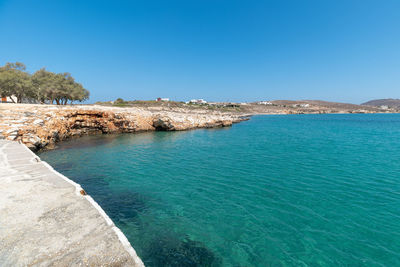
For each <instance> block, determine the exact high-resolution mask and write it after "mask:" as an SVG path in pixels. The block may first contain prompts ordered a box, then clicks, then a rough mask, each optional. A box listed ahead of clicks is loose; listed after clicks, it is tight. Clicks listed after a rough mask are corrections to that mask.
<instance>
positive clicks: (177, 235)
mask: <svg viewBox="0 0 400 267" xmlns="http://www.w3.org/2000/svg"><path fill="white" fill-rule="evenodd" d="M39 156H40V157H41V159H42V160H44V161H46V162H48V163H49V164H50V165H52V166H53V167H54V168H55V169H56V170H57V171H59V172H60V173H62V174H64V175H66V176H67V177H69V178H70V179H71V180H73V181H75V182H77V183H79V184H81V185H82V187H83V188H84V189H85V190H86V192H87V193H88V194H90V195H91V196H92V197H93V198H94V200H95V201H97V202H98V203H99V205H100V206H101V207H102V208H103V209H104V210H105V212H106V213H107V214H108V215H109V216H110V217H111V219H112V220H113V221H114V223H115V224H116V225H117V226H118V227H119V228H120V229H121V230H122V232H123V233H124V234H125V235H126V236H127V238H128V239H129V241H130V242H131V244H132V246H133V247H134V249H135V250H136V252H137V254H138V255H139V257H140V258H141V259H142V260H143V262H144V263H145V265H146V266H400V114H321V115H263V116H253V117H252V118H251V119H250V120H249V121H245V122H241V123H239V124H235V125H233V127H230V128H218V129H199V130H191V131H182V132H145V133H137V134H121V135H100V136H87V137H82V138H79V139H71V140H68V141H64V142H61V143H60V144H59V145H58V147H57V148H56V149H55V150H50V151H45V152H42V153H40V154H39ZM60 197H61V196H60Z"/></svg>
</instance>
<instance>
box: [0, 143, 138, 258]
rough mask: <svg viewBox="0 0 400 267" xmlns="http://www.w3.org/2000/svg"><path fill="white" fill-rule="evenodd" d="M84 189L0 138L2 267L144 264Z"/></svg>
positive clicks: (24, 148) (0, 243) (0, 251)
mask: <svg viewBox="0 0 400 267" xmlns="http://www.w3.org/2000/svg"><path fill="white" fill-rule="evenodd" d="M81 189H82V188H81V187H80V186H79V185H78V184H76V183H74V182H72V181H71V180H69V179H68V178H66V177H65V176H63V175H61V174H59V173H58V172H56V171H54V170H53V169H52V168H51V166H50V165H48V164H47V163H45V162H42V161H40V159H39V158H38V157H37V156H36V155H35V154H34V153H32V152H31V151H30V150H29V149H28V148H27V147H26V146H25V145H22V144H19V143H17V142H12V141H4V140H0V266H143V263H142V261H141V260H140V259H139V258H138V257H137V255H136V252H135V250H134V249H133V248H132V247H131V245H130V243H129V242H128V240H127V239H126V237H125V236H124V235H123V234H122V232H121V231H120V230H119V229H118V228H117V227H116V226H115V225H114V224H113V222H112V221H111V220H110V218H109V217H108V216H107V215H106V214H105V213H104V211H103V210H102V209H101V208H100V206H99V205H98V204H97V203H96V202H94V201H93V199H92V198H91V197H90V196H88V195H82V194H81V193H80V190H81Z"/></svg>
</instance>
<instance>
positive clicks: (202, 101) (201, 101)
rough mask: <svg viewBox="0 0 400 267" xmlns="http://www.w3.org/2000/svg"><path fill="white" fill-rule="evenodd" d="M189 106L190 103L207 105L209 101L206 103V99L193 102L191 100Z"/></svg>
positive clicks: (193, 100)
mask: <svg viewBox="0 0 400 267" xmlns="http://www.w3.org/2000/svg"><path fill="white" fill-rule="evenodd" d="M186 103H187V104H188V103H191V104H207V101H205V100H204V99H192V100H190V101H189V102H186Z"/></svg>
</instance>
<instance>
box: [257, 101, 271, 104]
mask: <svg viewBox="0 0 400 267" xmlns="http://www.w3.org/2000/svg"><path fill="white" fill-rule="evenodd" d="M258 104H259V105H272V103H271V102H270V101H260V102H258Z"/></svg>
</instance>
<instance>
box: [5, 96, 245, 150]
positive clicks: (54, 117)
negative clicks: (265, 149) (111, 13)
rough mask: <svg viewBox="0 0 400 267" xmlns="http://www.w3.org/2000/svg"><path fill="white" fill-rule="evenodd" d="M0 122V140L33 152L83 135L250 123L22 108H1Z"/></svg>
mask: <svg viewBox="0 0 400 267" xmlns="http://www.w3.org/2000/svg"><path fill="white" fill-rule="evenodd" d="M0 118H1V119H2V120H1V123H0V139H6V140H10V141H21V142H22V143H24V144H25V145H26V146H27V147H28V148H30V149H31V150H33V151H38V150H41V149H44V148H46V149H51V148H54V145H55V144H56V143H57V142H59V141H62V140H66V139H68V138H72V137H79V136H83V135H92V134H113V133H135V132H143V131H184V130H191V129H198V128H217V127H229V126H231V125H232V124H233V123H238V122H241V121H244V120H248V119H249V118H248V116H245V115H243V114H232V113H223V112H205V111H204V110H197V111H188V110H182V109H179V110H170V111H157V110H156V111H155V110H151V109H143V108H119V107H104V106H52V105H24V104H0Z"/></svg>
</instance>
